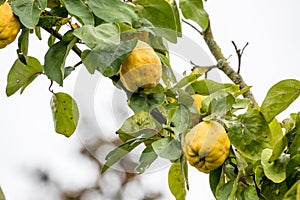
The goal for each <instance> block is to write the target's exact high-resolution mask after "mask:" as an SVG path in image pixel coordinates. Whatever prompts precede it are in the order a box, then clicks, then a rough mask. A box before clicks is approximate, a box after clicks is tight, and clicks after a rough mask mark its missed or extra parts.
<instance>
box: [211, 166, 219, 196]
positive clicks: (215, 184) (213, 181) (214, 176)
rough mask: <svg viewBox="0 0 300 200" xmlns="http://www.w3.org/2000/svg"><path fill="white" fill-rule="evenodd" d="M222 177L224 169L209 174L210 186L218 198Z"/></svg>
mask: <svg viewBox="0 0 300 200" xmlns="http://www.w3.org/2000/svg"><path fill="white" fill-rule="evenodd" d="M221 175H222V167H219V168H217V169H215V170H212V171H210V172H209V185H210V189H211V191H212V193H213V195H214V196H215V197H216V191H217V187H218V185H219V183H220V180H221Z"/></svg>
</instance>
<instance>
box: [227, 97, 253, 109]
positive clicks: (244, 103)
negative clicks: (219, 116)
mask: <svg viewBox="0 0 300 200" xmlns="http://www.w3.org/2000/svg"><path fill="white" fill-rule="evenodd" d="M250 104H251V100H250V99H235V103H234V104H233V105H232V108H234V109H245V108H248V106H249V105H250Z"/></svg>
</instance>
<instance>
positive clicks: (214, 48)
mask: <svg viewBox="0 0 300 200" xmlns="http://www.w3.org/2000/svg"><path fill="white" fill-rule="evenodd" d="M203 38H204V40H205V42H206V44H207V46H208V47H209V49H210V51H211V53H212V54H213V56H214V57H215V59H216V61H217V62H218V64H217V67H218V68H219V69H220V70H222V71H223V72H224V73H225V74H226V75H227V76H228V77H229V78H230V79H231V80H232V81H233V82H234V83H235V84H238V85H240V87H241V88H244V87H246V86H247V84H246V83H245V81H244V80H243V78H242V76H241V75H240V74H238V73H237V72H235V71H234V70H233V68H232V67H231V66H230V65H229V64H228V62H227V59H226V58H225V57H224V55H223V53H222V51H221V48H220V47H219V45H218V44H217V43H216V41H215V39H214V37H213V33H212V31H211V27H210V25H209V26H208V27H207V29H206V30H205V31H204V32H203ZM243 96H244V97H245V98H248V99H250V100H251V101H252V104H253V105H257V102H256V100H255V98H254V96H253V94H252V93H251V91H250V90H249V91H247V92H245V93H244V94H243Z"/></svg>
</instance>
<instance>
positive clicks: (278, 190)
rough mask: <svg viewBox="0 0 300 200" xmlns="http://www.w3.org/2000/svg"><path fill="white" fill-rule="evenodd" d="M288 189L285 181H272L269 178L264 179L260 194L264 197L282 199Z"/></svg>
mask: <svg viewBox="0 0 300 200" xmlns="http://www.w3.org/2000/svg"><path fill="white" fill-rule="evenodd" d="M287 191H288V188H287V186H286V182H285V181H284V182H282V183H274V182H272V181H270V180H269V179H266V178H265V179H264V181H263V184H262V187H261V192H260V193H261V195H262V196H263V197H264V199H268V200H269V199H276V200H277V199H283V196H284V194H285V193H286V192H287Z"/></svg>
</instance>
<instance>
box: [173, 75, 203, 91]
mask: <svg viewBox="0 0 300 200" xmlns="http://www.w3.org/2000/svg"><path fill="white" fill-rule="evenodd" d="M201 75H202V74H200V73H199V74H198V73H197V74H190V75H188V76H185V77H183V78H182V79H181V80H180V81H179V82H178V83H177V84H176V85H175V86H174V87H173V88H182V87H184V86H186V85H188V84H190V83H192V82H194V81H195V80H197V79H198V78H199V77H200V76H201Z"/></svg>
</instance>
